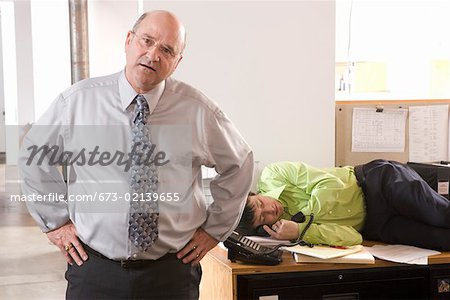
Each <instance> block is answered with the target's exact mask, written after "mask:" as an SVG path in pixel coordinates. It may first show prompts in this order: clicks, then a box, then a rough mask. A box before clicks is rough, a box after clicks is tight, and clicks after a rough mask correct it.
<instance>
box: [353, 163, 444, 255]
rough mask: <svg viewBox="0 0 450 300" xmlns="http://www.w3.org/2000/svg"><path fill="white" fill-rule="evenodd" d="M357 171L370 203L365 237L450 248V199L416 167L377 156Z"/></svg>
mask: <svg viewBox="0 0 450 300" xmlns="http://www.w3.org/2000/svg"><path fill="white" fill-rule="evenodd" d="M355 172H356V176H357V179H358V182H359V183H360V185H361V187H362V189H363V192H364V196H365V200H366V206H367V216H366V221H365V225H364V229H363V236H364V238H365V239H369V240H379V241H382V242H386V243H393V244H405V245H413V246H418V247H423V248H428V249H436V250H450V201H448V200H447V199H446V198H444V197H443V196H442V195H439V194H438V193H437V192H436V191H434V190H433V189H432V188H431V187H430V186H429V185H428V184H427V183H426V182H425V181H424V180H423V179H422V178H421V177H420V175H419V174H417V173H416V172H415V171H414V170H413V169H411V168H409V167H408V166H406V165H404V164H401V163H398V162H393V161H385V160H375V161H372V162H370V163H368V164H365V165H361V166H357V167H355Z"/></svg>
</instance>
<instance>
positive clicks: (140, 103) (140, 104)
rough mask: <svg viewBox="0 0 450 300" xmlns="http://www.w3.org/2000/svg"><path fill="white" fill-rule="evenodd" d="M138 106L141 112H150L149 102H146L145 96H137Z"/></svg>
mask: <svg viewBox="0 0 450 300" xmlns="http://www.w3.org/2000/svg"><path fill="white" fill-rule="evenodd" d="M136 104H137V107H138V110H139V111H140V112H143V111H146V110H148V104H147V100H145V97H144V96H142V95H137V96H136Z"/></svg>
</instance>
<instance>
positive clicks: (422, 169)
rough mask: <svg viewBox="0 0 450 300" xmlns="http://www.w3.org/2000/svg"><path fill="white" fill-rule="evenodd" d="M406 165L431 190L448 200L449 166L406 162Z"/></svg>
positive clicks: (445, 164) (446, 164)
mask: <svg viewBox="0 0 450 300" xmlns="http://www.w3.org/2000/svg"><path fill="white" fill-rule="evenodd" d="M407 165H408V166H409V167H411V168H412V169H414V170H415V171H416V172H417V173H419V175H420V176H421V177H422V178H423V179H424V180H425V181H426V182H427V183H428V184H429V185H430V187H431V188H432V189H434V190H435V191H437V192H438V193H439V194H441V195H442V196H444V197H445V198H447V199H448V200H450V197H449V182H450V164H448V163H416V162H408V163H407Z"/></svg>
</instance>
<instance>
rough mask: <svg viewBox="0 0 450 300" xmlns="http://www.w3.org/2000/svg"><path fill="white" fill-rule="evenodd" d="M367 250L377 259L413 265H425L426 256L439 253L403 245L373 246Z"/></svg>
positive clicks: (426, 261) (426, 262)
mask: <svg viewBox="0 0 450 300" xmlns="http://www.w3.org/2000/svg"><path fill="white" fill-rule="evenodd" d="M367 250H369V251H370V253H372V255H374V256H376V257H378V258H379V259H383V260H389V261H393V262H399V263H405V264H415V265H427V264H428V256H431V255H436V254H440V253H441V252H439V251H435V250H428V249H422V248H418V247H413V246H405V245H384V246H383V245H375V246H373V247H368V248H367Z"/></svg>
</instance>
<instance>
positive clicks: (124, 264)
mask: <svg viewBox="0 0 450 300" xmlns="http://www.w3.org/2000/svg"><path fill="white" fill-rule="evenodd" d="M120 266H121V267H122V268H124V269H128V267H129V264H128V261H127V260H121V261H120Z"/></svg>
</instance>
